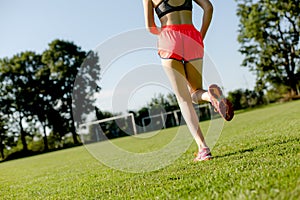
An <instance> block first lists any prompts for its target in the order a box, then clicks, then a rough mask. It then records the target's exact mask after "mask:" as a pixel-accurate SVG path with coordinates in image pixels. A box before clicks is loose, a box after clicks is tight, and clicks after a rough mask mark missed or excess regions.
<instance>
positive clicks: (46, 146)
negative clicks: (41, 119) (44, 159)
mask: <svg viewBox="0 0 300 200" xmlns="http://www.w3.org/2000/svg"><path fill="white" fill-rule="evenodd" d="M42 126H43V130H44V137H43V141H44V151H48V150H49V147H48V138H47V133H46V126H45V125H43V124H42Z"/></svg>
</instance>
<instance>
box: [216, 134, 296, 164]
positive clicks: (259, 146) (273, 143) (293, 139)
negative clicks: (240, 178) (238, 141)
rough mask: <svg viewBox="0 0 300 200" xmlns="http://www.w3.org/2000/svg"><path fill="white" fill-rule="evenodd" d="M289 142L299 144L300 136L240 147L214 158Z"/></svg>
mask: <svg viewBox="0 0 300 200" xmlns="http://www.w3.org/2000/svg"><path fill="white" fill-rule="evenodd" d="M288 143H297V144H299V143H300V138H289V139H284V140H275V141H273V142H267V143H264V144H261V145H257V146H254V147H249V148H246V149H240V150H237V151H234V152H230V153H226V154H224V155H219V156H218V155H217V156H214V158H215V159H218V158H226V157H231V156H236V155H240V154H245V153H249V152H250V153H252V152H254V151H259V150H261V149H265V148H270V147H272V148H274V147H276V146H280V145H283V144H288ZM278 153H279V152H278Z"/></svg>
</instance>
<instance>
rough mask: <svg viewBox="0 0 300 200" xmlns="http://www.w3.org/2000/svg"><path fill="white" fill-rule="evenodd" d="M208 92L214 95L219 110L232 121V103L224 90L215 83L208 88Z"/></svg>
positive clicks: (227, 119)
mask: <svg viewBox="0 0 300 200" xmlns="http://www.w3.org/2000/svg"><path fill="white" fill-rule="evenodd" d="M208 93H209V95H210V96H211V97H213V99H212V101H214V102H215V103H216V102H217V105H218V108H217V109H218V112H219V113H220V115H221V116H222V117H223V118H224V119H225V120H226V121H231V120H232V118H233V116H234V110H233V106H232V103H231V102H230V101H229V100H228V99H226V98H225V97H224V96H223V93H222V90H221V89H220V87H219V86H217V85H215V84H213V85H210V86H209V88H208ZM212 104H213V103H212Z"/></svg>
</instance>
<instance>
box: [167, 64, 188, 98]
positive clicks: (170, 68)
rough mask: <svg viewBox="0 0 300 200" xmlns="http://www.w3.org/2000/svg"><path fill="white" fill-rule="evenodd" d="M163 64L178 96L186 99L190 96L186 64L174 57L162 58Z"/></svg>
mask: <svg viewBox="0 0 300 200" xmlns="http://www.w3.org/2000/svg"><path fill="white" fill-rule="evenodd" d="M162 65H163V67H164V70H165V72H166V75H167V77H168V78H169V81H170V83H171V86H172V88H173V90H174V93H175V94H176V96H177V97H178V98H184V99H185V100H186V98H187V97H190V93H189V89H188V82H187V79H186V73H185V66H184V64H183V63H182V62H180V61H178V60H174V59H162Z"/></svg>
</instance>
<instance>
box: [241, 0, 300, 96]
mask: <svg viewBox="0 0 300 200" xmlns="http://www.w3.org/2000/svg"><path fill="white" fill-rule="evenodd" d="M236 1H237V2H238V9H237V15H238V16H239V17H240V25H239V36H238V41H239V42H240V43H241V47H240V52H241V53H242V54H243V55H244V56H245V59H244V61H243V63H242V66H245V67H248V68H250V69H251V70H253V71H255V72H256V73H257V80H258V82H260V85H264V86H265V87H266V86H267V85H269V86H272V87H274V88H276V87H278V86H280V85H285V86H288V87H289V89H290V90H291V92H292V93H293V94H299V85H300V82H299V80H300V67H299V66H300V49H299V48H300V45H299V31H300V9H299V7H300V1H299V0H288V1H278V0H257V1H252V0H236ZM261 89H266V88H261Z"/></svg>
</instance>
